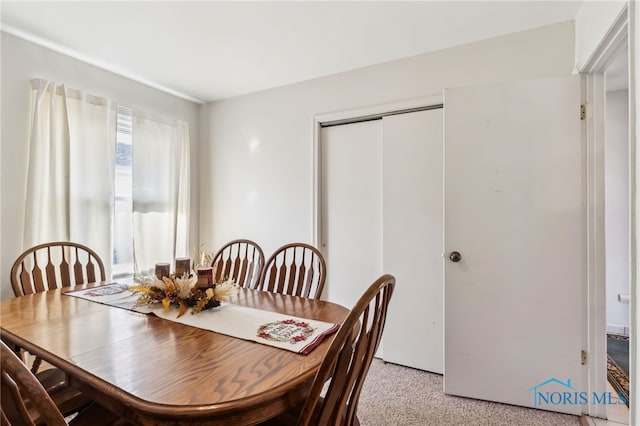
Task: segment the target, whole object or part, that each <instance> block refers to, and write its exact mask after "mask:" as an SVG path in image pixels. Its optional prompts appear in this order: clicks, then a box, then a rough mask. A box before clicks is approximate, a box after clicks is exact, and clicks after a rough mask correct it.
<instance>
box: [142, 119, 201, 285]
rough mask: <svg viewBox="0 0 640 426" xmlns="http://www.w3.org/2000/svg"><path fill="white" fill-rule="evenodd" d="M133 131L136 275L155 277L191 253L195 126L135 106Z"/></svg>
mask: <svg viewBox="0 0 640 426" xmlns="http://www.w3.org/2000/svg"><path fill="white" fill-rule="evenodd" d="M132 135H133V137H132V140H133V252H134V264H135V274H136V275H147V274H149V275H150V274H152V273H153V270H154V267H155V264H156V263H159V262H164V263H172V262H173V259H175V258H176V257H187V256H188V254H189V252H188V235H189V211H190V209H189V205H190V192H189V187H190V182H189V173H190V162H189V130H188V126H187V123H185V122H183V121H177V122H176V121H164V120H162V119H159V118H157V117H153V116H150V115H149V114H145V113H142V112H140V111H135V110H134V111H133V126H132Z"/></svg>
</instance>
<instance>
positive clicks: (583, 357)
mask: <svg viewBox="0 0 640 426" xmlns="http://www.w3.org/2000/svg"><path fill="white" fill-rule="evenodd" d="M580 359H581V360H582V365H585V364H586V363H587V351H580Z"/></svg>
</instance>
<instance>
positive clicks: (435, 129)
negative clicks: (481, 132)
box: [382, 109, 444, 373]
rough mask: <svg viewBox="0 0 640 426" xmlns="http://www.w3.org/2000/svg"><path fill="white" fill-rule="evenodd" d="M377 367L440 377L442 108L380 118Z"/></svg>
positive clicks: (441, 346)
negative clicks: (385, 280) (388, 282)
mask: <svg viewBox="0 0 640 426" xmlns="http://www.w3.org/2000/svg"><path fill="white" fill-rule="evenodd" d="M382 121H383V143H382V158H383V179H382V181H383V186H382V187H383V190H382V194H383V206H384V207H383V265H384V268H383V270H384V271H385V272H389V273H391V274H393V275H395V277H396V280H397V285H396V288H395V290H394V294H393V297H392V299H391V303H390V306H389V312H388V314H387V322H386V325H385V331H384V337H383V340H384V360H385V361H389V362H393V363H396V364H402V365H406V366H409V367H414V368H419V369H422V370H427V371H432V372H435V373H442V371H443V344H444V343H443V332H444V330H443V288H442V287H443V259H442V250H443V235H442V234H443V217H442V216H443V199H442V198H443V193H442V191H443V188H442V109H433V110H427V111H420V112H413V113H409V114H398V115H392V116H388V117H385V118H383V120H382Z"/></svg>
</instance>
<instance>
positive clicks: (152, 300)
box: [129, 274, 238, 318]
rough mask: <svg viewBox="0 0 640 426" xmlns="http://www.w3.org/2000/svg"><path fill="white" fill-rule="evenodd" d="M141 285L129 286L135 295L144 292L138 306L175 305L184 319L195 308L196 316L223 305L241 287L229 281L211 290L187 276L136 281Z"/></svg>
mask: <svg viewBox="0 0 640 426" xmlns="http://www.w3.org/2000/svg"><path fill="white" fill-rule="evenodd" d="M136 281H137V282H138V284H137V285H134V286H131V287H129V289H130V290H131V291H133V292H135V293H140V297H139V298H138V300H137V302H136V305H137V306H145V305H153V304H156V303H162V306H163V307H164V309H165V310H168V309H169V307H170V306H171V305H174V306H177V307H178V308H179V311H178V316H177V318H180V317H181V316H182V315H184V314H185V313H186V312H187V309H188V308H191V313H192V314H196V313H198V312H200V311H202V310H205V309H211V308H215V307H216V306H220V302H224V301H225V300H227V299H228V298H229V297H231V296H232V295H234V294H236V293H237V292H238V286H237V285H236V284H235V282H234V281H233V279H228V280H226V281H224V282H222V283H220V284H213V285H209V286H207V287H203V286H199V285H198V278H197V277H196V276H194V275H188V274H184V275H182V276H180V277H177V276H175V275H171V276H169V277H162V279H161V280H159V279H157V278H156V277H144V278H141V279H138V280H136Z"/></svg>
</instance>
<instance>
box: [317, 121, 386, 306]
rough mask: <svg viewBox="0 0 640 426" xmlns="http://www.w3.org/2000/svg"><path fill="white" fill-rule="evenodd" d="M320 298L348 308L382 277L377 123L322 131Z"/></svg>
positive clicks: (380, 185)
mask: <svg viewBox="0 0 640 426" xmlns="http://www.w3.org/2000/svg"><path fill="white" fill-rule="evenodd" d="M320 141H321V142H320V143H321V145H320V147H321V148H320V149H321V155H322V157H321V158H322V166H321V170H322V175H321V179H322V180H321V183H322V215H321V217H322V245H323V253H324V256H325V260H326V262H327V281H326V284H325V290H324V295H323V298H324V299H326V300H329V301H331V302H334V303H338V304H340V305H342V306H345V307H347V308H351V307H353V305H354V304H355V303H356V301H357V300H358V298H359V297H360V296H361V295H362V294H363V293H364V291H365V290H366V289H367V287H369V285H371V283H373V281H374V280H375V279H376V278H378V277H379V276H380V275H382V121H381V120H375V121H368V122H364V123H355V124H348V125H341V126H333V127H326V128H323V129H322V133H321V139H320Z"/></svg>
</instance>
